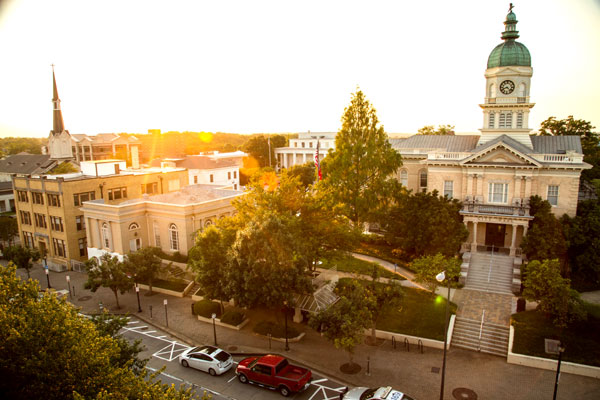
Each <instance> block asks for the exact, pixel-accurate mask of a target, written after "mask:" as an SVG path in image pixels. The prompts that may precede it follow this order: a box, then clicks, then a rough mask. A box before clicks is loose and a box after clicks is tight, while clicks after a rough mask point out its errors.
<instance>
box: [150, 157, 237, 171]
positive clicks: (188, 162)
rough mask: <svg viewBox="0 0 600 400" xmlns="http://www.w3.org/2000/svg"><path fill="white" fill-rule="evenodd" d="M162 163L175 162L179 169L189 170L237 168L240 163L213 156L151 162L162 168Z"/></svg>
mask: <svg viewBox="0 0 600 400" xmlns="http://www.w3.org/2000/svg"><path fill="white" fill-rule="evenodd" d="M162 161H170V162H174V163H175V165H176V166H177V167H180V168H187V169H216V168H226V167H237V166H238V163H237V161H236V160H235V159H234V158H217V159H215V158H212V156H185V158H173V159H169V158H165V159H162V160H161V159H159V158H157V159H155V160H152V161H151V162H150V165H151V166H153V167H160V163H161V162H162Z"/></svg>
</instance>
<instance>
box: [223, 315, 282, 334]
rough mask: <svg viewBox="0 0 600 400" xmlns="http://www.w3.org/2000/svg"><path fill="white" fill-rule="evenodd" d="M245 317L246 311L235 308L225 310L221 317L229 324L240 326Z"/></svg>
mask: <svg viewBox="0 0 600 400" xmlns="http://www.w3.org/2000/svg"><path fill="white" fill-rule="evenodd" d="M244 319H246V316H245V315H244V313H242V312H239V311H235V310H229V311H225V313H224V314H223V316H222V317H221V322H222V323H224V324H227V325H233V326H238V325H239V324H241V323H242V322H244ZM288 330H289V329H288Z"/></svg>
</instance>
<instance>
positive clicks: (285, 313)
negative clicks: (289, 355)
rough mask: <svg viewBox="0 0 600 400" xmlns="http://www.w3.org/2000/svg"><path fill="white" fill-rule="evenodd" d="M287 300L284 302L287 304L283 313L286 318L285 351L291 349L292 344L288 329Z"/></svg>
mask: <svg viewBox="0 0 600 400" xmlns="http://www.w3.org/2000/svg"><path fill="white" fill-rule="evenodd" d="M287 304H288V302H287V300H285V301H284V302H283V305H284V306H285V307H284V309H283V315H284V319H285V351H290V344H289V342H288V330H287Z"/></svg>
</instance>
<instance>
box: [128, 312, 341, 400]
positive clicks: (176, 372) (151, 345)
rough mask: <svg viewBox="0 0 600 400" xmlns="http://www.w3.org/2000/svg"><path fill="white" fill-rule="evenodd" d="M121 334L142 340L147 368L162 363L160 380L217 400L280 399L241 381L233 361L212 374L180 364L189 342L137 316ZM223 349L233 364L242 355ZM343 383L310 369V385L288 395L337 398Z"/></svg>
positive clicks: (308, 398)
mask: <svg viewBox="0 0 600 400" xmlns="http://www.w3.org/2000/svg"><path fill="white" fill-rule="evenodd" d="M121 334H122V335H123V337H125V338H126V339H128V340H130V341H134V340H136V339H140V340H141V341H142V344H143V345H144V347H145V350H144V351H143V352H142V353H140V355H139V356H140V357H141V358H149V359H150V360H149V361H148V364H147V366H146V368H147V369H148V370H150V371H151V372H155V371H157V370H159V369H160V368H162V367H163V366H165V370H164V371H163V372H162V374H161V375H160V376H159V377H158V378H159V379H160V380H161V381H163V383H169V384H171V383H174V384H175V386H179V385H180V384H184V385H186V386H191V387H193V389H194V390H195V391H196V393H197V394H199V395H201V394H202V392H203V391H204V390H206V391H207V392H208V393H210V394H211V395H212V396H213V399H219V400H220V399H227V400H244V399H249V400H252V399H256V400H258V399H280V398H281V397H282V396H281V395H280V394H279V392H277V391H274V390H270V389H268V388H263V387H259V385H254V384H249V385H244V384H242V383H240V382H239V381H238V379H237V377H236V375H235V365H234V367H232V368H231V369H230V370H229V371H227V372H226V373H225V374H223V375H221V376H215V377H213V376H210V375H209V374H207V373H204V372H202V371H198V370H194V369H192V368H185V367H183V366H182V365H181V364H180V363H179V360H178V357H179V355H180V354H181V353H182V352H184V351H185V350H187V349H188V348H189V347H190V346H189V345H188V344H187V343H181V342H180V341H178V340H176V339H173V338H170V337H169V335H168V334H166V333H165V332H162V331H161V330H159V329H157V328H154V327H152V326H149V325H147V324H146V323H144V322H143V321H140V320H138V319H136V318H131V319H130V321H129V322H128V324H127V326H126V327H124V328H123V329H122V330H121ZM230 347H232V346H230ZM225 350H226V351H230V352H232V353H233V354H232V355H233V358H234V361H235V362H236V364H237V361H239V360H241V359H243V358H244V357H245V356H244V355H238V354H235V351H233V350H230V349H225ZM344 387H345V386H344V385H342V384H340V383H337V382H335V381H333V380H331V379H329V378H328V377H324V376H321V375H320V374H318V373H315V371H313V381H312V383H311V385H310V387H309V388H308V389H307V390H305V391H304V392H301V393H297V394H292V395H291V396H290V398H292V399H298V400H333V399H339V396H340V392H341V390H342V389H343V388H344ZM200 397H201V396H199V398H200Z"/></svg>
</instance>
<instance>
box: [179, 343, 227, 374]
mask: <svg viewBox="0 0 600 400" xmlns="http://www.w3.org/2000/svg"><path fill="white" fill-rule="evenodd" d="M179 362H180V363H181V365H183V366H184V367H192V368H196V369H199V370H200V371H204V372H208V373H209V374H211V375H212V376H215V375H221V374H223V373H225V372H227V371H229V369H230V368H231V367H232V366H233V358H232V357H231V354H229V353H228V352H226V351H224V350H221V349H219V348H218V347H214V346H201V347H192V348H189V349H187V350H186V351H184V352H183V353H181V355H180V356H179Z"/></svg>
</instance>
